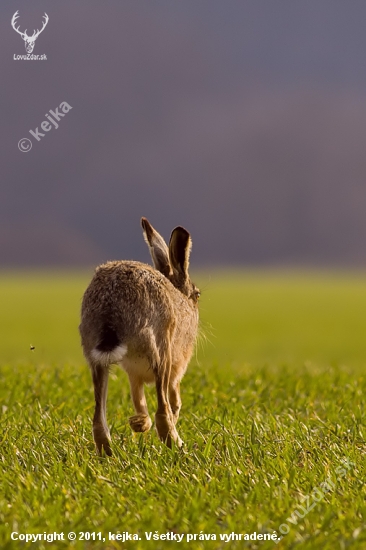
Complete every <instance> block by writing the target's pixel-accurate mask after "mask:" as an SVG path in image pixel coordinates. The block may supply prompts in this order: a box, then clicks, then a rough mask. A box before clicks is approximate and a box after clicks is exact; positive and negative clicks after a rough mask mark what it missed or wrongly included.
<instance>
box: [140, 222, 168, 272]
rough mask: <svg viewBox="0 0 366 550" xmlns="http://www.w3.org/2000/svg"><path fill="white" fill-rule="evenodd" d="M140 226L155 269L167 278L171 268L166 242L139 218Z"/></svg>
mask: <svg viewBox="0 0 366 550" xmlns="http://www.w3.org/2000/svg"><path fill="white" fill-rule="evenodd" d="M141 225H142V229H143V232H144V239H145V241H146V244H147V246H148V247H149V250H150V254H151V258H152V261H153V264H154V267H155V269H157V270H158V271H160V272H161V273H162V274H163V275H165V277H169V276H170V275H171V274H172V268H171V265H170V261H169V250H168V247H167V245H166V242H165V241H164V239H163V237H162V236H161V235H160V234H159V233H158V232H157V231H155V229H154V228H153V226H152V225H151V224H150V223H149V222H148V220H147V219H146V218H141Z"/></svg>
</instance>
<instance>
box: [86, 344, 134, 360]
mask: <svg viewBox="0 0 366 550" xmlns="http://www.w3.org/2000/svg"><path fill="white" fill-rule="evenodd" d="M126 353H127V346H126V345H125V344H121V345H119V346H116V347H115V348H114V349H112V350H110V351H101V350H100V349H98V348H97V347H96V348H94V349H93V350H92V351H91V353H90V355H91V357H92V359H93V361H95V363H99V364H100V365H111V364H112V363H121V361H122V360H123V358H124V356H125V355H126Z"/></svg>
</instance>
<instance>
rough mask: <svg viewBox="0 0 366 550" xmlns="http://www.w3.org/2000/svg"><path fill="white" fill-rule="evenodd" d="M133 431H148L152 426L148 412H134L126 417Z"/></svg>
mask: <svg viewBox="0 0 366 550" xmlns="http://www.w3.org/2000/svg"><path fill="white" fill-rule="evenodd" d="M128 420H129V423H130V426H131V428H132V429H133V431H134V432H148V431H149V430H150V428H151V426H152V422H151V418H150V416H149V415H148V414H136V415H135V416H130V418H129V419H128Z"/></svg>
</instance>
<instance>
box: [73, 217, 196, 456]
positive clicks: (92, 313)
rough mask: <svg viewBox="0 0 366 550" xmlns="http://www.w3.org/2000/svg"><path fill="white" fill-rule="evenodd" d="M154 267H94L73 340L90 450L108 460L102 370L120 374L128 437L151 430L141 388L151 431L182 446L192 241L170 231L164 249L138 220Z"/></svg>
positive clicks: (191, 320)
mask: <svg viewBox="0 0 366 550" xmlns="http://www.w3.org/2000/svg"><path fill="white" fill-rule="evenodd" d="M141 225H142V228H143V234H144V238H145V241H146V243H147V245H148V247H149V249H150V253H151V257H152V260H153V263H154V267H151V266H149V265H147V264H143V263H141V262H135V261H116V262H107V263H106V264H103V265H101V266H99V267H97V269H96V272H95V275H94V277H93V279H92V281H91V283H90V285H89V286H88V288H87V290H86V291H85V294H84V297H83V302H82V309H81V324H80V327H79V329H80V334H81V342H82V346H83V351H84V355H85V357H86V359H87V361H88V363H89V366H90V369H91V372H92V377H93V383H94V395H95V413H94V418H93V435H94V441H95V444H96V447H97V450H98V452H99V453H100V454H102V450H103V449H104V452H105V453H106V454H107V455H111V454H112V451H111V447H110V436H109V430H108V425H107V419H106V401H107V388H108V373H109V366H110V365H111V364H113V363H116V364H120V365H121V366H122V367H123V368H124V370H125V371H126V372H127V374H128V377H129V381H130V388H131V396H132V401H133V405H134V408H135V412H136V414H135V415H134V416H131V417H130V419H129V421H130V426H131V428H132V430H134V431H135V432H145V431H147V430H149V429H150V428H151V424H152V423H151V419H150V416H149V412H148V410H147V404H146V399H145V395H144V384H145V383H146V384H149V383H155V386H156V393H157V398H158V409H157V412H156V414H155V425H156V430H157V432H158V435H159V437H160V439H161V440H162V441H164V442H165V443H166V444H167V445H168V446H169V447H170V446H171V445H172V441H174V443H175V444H176V445H177V446H179V447H180V446H181V445H182V440H181V439H180V437H179V435H178V432H177V430H176V427H175V425H176V423H177V420H178V416H179V411H180V408H181V399H180V388H179V385H180V381H181V379H182V377H183V375H184V373H185V371H186V369H187V366H188V363H189V360H190V358H191V355H192V352H193V348H194V345H195V341H196V336H197V329H198V298H199V296H200V292H199V290H198V288H197V287H196V286H195V285H194V284H193V283H192V282H191V280H190V278H189V275H188V266H189V255H190V251H191V246H192V244H191V237H190V234H189V233H188V231H186V229H184V228H183V227H176V228H175V229H174V230H173V232H172V234H171V237H170V242H169V247H168V246H167V245H166V243H165V241H164V239H163V238H162V236H161V235H159V233H158V232H157V231H155V229H154V228H153V227H152V225H150V223H149V222H148V220H147V219H146V218H142V219H141Z"/></svg>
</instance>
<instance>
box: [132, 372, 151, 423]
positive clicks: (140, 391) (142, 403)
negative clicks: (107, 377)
mask: <svg viewBox="0 0 366 550" xmlns="http://www.w3.org/2000/svg"><path fill="white" fill-rule="evenodd" d="M128 377H129V380H130V388H131V397H132V401H133V406H134V408H135V412H136V414H135V415H134V416H130V418H129V422H130V426H131V428H132V429H133V431H134V432H147V431H148V430H150V428H151V425H152V422H151V418H150V416H149V411H148V410H147V403H146V397H145V393H144V383H143V381H142V380H141V379H140V378H139V377H137V376H133V374H131V373H129V375H128Z"/></svg>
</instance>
